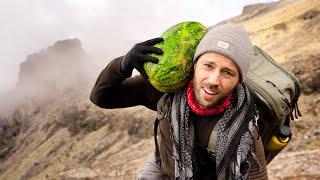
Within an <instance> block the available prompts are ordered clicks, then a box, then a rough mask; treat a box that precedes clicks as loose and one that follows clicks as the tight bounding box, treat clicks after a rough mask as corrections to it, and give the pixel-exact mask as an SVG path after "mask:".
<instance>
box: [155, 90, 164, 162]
mask: <svg viewBox="0 0 320 180" xmlns="http://www.w3.org/2000/svg"><path fill="white" fill-rule="evenodd" d="M165 96H166V94H164V95H163V96H162V97H161V98H160V99H159V101H158V104H157V113H158V114H157V117H156V119H155V121H154V126H153V136H154V145H155V152H154V155H155V160H156V163H157V164H158V165H161V159H160V150H159V145H158V139H157V135H158V127H159V122H160V120H161V119H163V117H164V113H165V112H164V109H163V106H164V99H165Z"/></svg>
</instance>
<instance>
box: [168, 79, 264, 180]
mask: <svg viewBox="0 0 320 180" xmlns="http://www.w3.org/2000/svg"><path fill="white" fill-rule="evenodd" d="M163 98H165V101H164V102H165V104H164V107H163V108H164V110H165V112H166V114H165V117H166V118H167V119H168V120H169V124H170V131H171V134H172V140H173V158H174V161H175V178H176V179H193V173H194V172H193V170H194V168H193V167H194V166H195V164H194V163H195V162H193V148H194V140H195V136H194V127H193V123H192V121H191V120H190V118H189V115H190V107H189V106H188V105H187V100H186V90H183V91H179V92H177V93H174V94H165V95H164V97H163ZM222 113H223V114H222V116H221V117H222V118H221V119H219V121H218V123H217V124H216V126H218V135H217V144H216V173H217V177H218V179H247V178H248V175H249V170H250V162H249V160H248V157H249V156H250V155H251V156H253V158H254V159H256V160H257V158H256V156H255V154H254V153H253V149H254V147H253V146H254V140H253V132H254V128H255V127H257V120H258V118H259V113H258V111H257V109H256V107H255V104H254V103H253V101H252V99H251V96H250V93H249V91H248V89H247V88H246V87H245V86H244V85H243V84H239V85H238V86H237V87H236V88H235V91H234V92H233V95H232V100H231V105H230V106H229V108H227V109H226V110H225V111H224V112H222ZM257 163H258V164H259V162H258V160H257Z"/></svg>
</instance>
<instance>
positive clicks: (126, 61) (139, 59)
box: [120, 38, 163, 79]
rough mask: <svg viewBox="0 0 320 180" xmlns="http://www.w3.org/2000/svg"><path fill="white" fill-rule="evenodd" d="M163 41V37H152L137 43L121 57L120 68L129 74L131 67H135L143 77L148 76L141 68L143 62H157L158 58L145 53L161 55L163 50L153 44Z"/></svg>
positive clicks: (146, 77)
mask: <svg viewBox="0 0 320 180" xmlns="http://www.w3.org/2000/svg"><path fill="white" fill-rule="evenodd" d="M161 42H163V38H154V39H150V40H147V41H145V42H142V43H138V44H136V45H134V46H133V48H132V49H131V50H130V51H129V52H128V53H127V54H126V55H125V56H124V57H123V58H122V59H121V65H120V70H121V72H122V73H124V74H125V75H127V76H131V74H132V71H133V69H134V68H135V69H137V70H138V71H139V72H140V74H141V75H142V77H143V78H145V79H148V76H147V74H146V72H145V70H144V68H143V64H144V63H145V62H153V63H158V61H159V60H158V58H156V57H152V56H150V55H147V54H151V53H154V54H157V55H162V54H163V51H162V50H161V49H160V48H157V47H153V45H155V44H158V43H161Z"/></svg>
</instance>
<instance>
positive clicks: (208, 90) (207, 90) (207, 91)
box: [203, 87, 218, 96]
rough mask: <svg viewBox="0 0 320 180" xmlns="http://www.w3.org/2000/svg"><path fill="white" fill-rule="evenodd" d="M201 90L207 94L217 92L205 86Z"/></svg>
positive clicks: (215, 93)
mask: <svg viewBox="0 0 320 180" xmlns="http://www.w3.org/2000/svg"><path fill="white" fill-rule="evenodd" d="M203 90H204V92H205V93H207V94H208V95H211V96H213V95H217V94H218V93H217V92H216V91H212V90H210V89H208V88H205V87H203Z"/></svg>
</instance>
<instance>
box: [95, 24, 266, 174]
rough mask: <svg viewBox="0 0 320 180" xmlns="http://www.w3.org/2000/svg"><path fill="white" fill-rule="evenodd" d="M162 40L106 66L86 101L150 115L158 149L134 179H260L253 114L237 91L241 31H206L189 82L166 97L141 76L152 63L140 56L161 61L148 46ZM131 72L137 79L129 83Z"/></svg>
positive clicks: (245, 58) (243, 52)
mask: <svg viewBox="0 0 320 180" xmlns="http://www.w3.org/2000/svg"><path fill="white" fill-rule="evenodd" d="M162 41H163V39H161V38H156V39H152V40H148V41H146V42H143V43H139V44H136V45H135V46H134V47H133V48H132V49H131V50H130V51H129V52H128V53H127V54H126V55H125V56H124V57H120V58H116V59H115V60H113V61H112V62H110V64H109V65H108V66H107V67H106V68H105V69H104V70H103V71H102V72H101V74H100V76H99V78H98V80H97V82H96V84H95V86H94V87H93V89H92V92H91V97H90V99H91V101H92V102H93V103H95V104H96V105H97V106H99V107H102V108H121V107H130V106H136V105H144V106H146V107H148V108H150V109H152V110H157V111H158V117H157V118H158V120H159V121H158V122H159V131H160V133H159V134H160V141H159V148H156V153H155V155H154V157H152V158H151V159H150V160H149V162H148V164H147V166H146V167H145V168H144V170H143V171H142V172H141V173H140V174H139V176H138V178H139V179H201V180H202V179H267V171H266V162H265V157H264V149H263V145H262V141H261V138H259V134H258V132H259V131H258V127H257V121H258V120H259V112H258V110H257V107H256V105H255V103H254V100H253V97H252V96H251V95H250V92H249V91H248V89H247V87H246V86H245V85H244V84H243V79H244V77H245V76H246V74H247V72H248V69H249V66H250V61H251V59H252V58H253V53H254V52H253V47H252V44H251V41H250V39H249V36H248V34H247V32H246V31H245V29H244V27H243V26H242V25H236V24H225V25H219V26H216V27H213V28H211V29H210V30H209V31H208V32H207V33H206V35H205V36H204V37H203V39H202V40H201V41H200V43H199V45H198V47H197V49H196V52H195V55H194V59H193V61H194V73H193V79H192V81H190V83H189V85H188V86H187V87H186V88H184V89H182V90H181V91H178V92H175V93H169V94H168V93H166V94H163V93H161V92H159V91H157V90H156V89H155V88H153V87H152V86H151V85H150V83H149V82H148V81H147V80H146V79H147V78H148V77H147V75H146V74H145V72H144V70H143V63H144V62H147V61H150V62H153V63H157V62H158V59H157V58H155V57H151V56H149V55H147V54H149V53H155V54H158V55H161V54H162V53H163V52H162V50H161V49H158V48H156V47H153V45H155V44H157V43H160V42H162ZM164 53H165V52H164ZM134 68H136V69H137V70H138V71H139V72H140V73H141V75H142V76H134V77H130V76H131V74H132V70H133V69H134ZM156 144H158V143H157V141H156ZM156 147H158V146H156Z"/></svg>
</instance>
